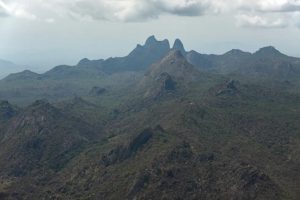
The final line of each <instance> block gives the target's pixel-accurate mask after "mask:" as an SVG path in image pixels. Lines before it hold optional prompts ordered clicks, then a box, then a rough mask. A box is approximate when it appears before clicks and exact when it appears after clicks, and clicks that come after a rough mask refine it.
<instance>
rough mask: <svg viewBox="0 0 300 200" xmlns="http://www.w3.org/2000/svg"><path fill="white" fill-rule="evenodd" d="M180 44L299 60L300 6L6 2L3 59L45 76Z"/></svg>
mask: <svg viewBox="0 0 300 200" xmlns="http://www.w3.org/2000/svg"><path fill="white" fill-rule="evenodd" d="M150 35H155V36H156V37H157V39H160V40H162V39H165V38H168V39H170V42H171V43H172V42H173V41H174V40H175V38H180V39H181V40H182V41H183V43H184V44H185V47H186V49H188V50H189V49H194V50H196V51H198V52H201V53H217V54H220V53H224V52H225V51H228V50H230V49H232V48H239V49H242V50H246V51H251V52H253V51H255V50H257V49H258V48H260V47H262V46H267V45H272V46H275V47H276V48H277V49H279V50H281V51H282V52H284V53H287V54H289V55H293V56H299V57H300V0H0V59H6V60H10V61H13V62H15V63H18V64H25V65H30V66H34V67H35V69H38V70H45V69H47V68H50V67H53V66H55V65H58V64H76V63H77V62H78V60H80V59H81V58H84V57H88V58H91V59H99V58H107V57H110V56H123V55H126V54H127V53H129V51H131V50H132V49H133V48H134V47H135V46H136V44H137V43H144V41H145V39H146V38H147V37H148V36H150Z"/></svg>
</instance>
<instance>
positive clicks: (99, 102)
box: [0, 36, 300, 200]
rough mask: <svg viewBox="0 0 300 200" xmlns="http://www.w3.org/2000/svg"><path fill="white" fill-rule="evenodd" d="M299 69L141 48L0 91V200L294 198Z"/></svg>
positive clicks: (28, 75)
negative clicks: (122, 55)
mask: <svg viewBox="0 0 300 200" xmlns="http://www.w3.org/2000/svg"><path fill="white" fill-rule="evenodd" d="M299 72H300V59H299V58H294V57H290V56H287V55H284V54H282V53H280V52H279V51H278V50H276V49H275V48H274V47H264V48H261V49H259V50H258V51H257V52H255V53H248V52H243V51H240V50H231V51H229V52H227V53H225V54H223V55H207V54H200V53H198V52H196V51H186V50H185V48H184V45H183V44H182V42H181V41H180V40H179V39H177V40H176V41H175V43H174V45H173V46H172V47H170V44H169V42H168V40H163V41H157V40H156V39H155V37H154V36H151V37H149V38H148V39H147V40H146V42H145V44H144V45H137V47H136V48H135V49H134V50H133V51H132V52H131V53H130V54H129V55H128V56H125V57H117V58H109V59H107V60H103V59H100V60H88V59H83V60H81V61H80V62H79V63H78V64H77V65H76V66H66V65H63V66H57V67H54V68H53V69H51V70H49V71H48V72H45V73H43V74H38V73H34V72H31V71H28V70H27V71H23V72H20V73H15V74H11V75H9V76H7V77H6V78H4V79H2V80H1V81H0V98H1V99H3V100H1V101H0V199H9V200H11V199H13V200H15V199H28V200H29V199H30V200H35V199H62V200H63V199H108V200H110V199H111V200H117V199H128V200H129V199H139V200H143V199H144V200H146V199H166V200H168V199H169V200H173V199H178V200H180V199H191V200H192V199H212V200H217V199H225V200H226V199H228V200H229V199H246V200H252V199H256V200H265V199H273V200H277V199H278V200H281V199H283V200H297V199H298V198H299V196H300V192H299V187H300V173H299V167H300V159H299V158H300V133H299V130H300V123H299V119H300V92H299V91H300V90H299V88H300V84H299V83H300V74H299Z"/></svg>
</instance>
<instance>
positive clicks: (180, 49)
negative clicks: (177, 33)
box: [172, 39, 186, 55]
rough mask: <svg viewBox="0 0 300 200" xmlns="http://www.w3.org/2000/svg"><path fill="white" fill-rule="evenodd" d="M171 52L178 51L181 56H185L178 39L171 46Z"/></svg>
mask: <svg viewBox="0 0 300 200" xmlns="http://www.w3.org/2000/svg"><path fill="white" fill-rule="evenodd" d="M172 49H173V50H178V51H180V52H181V54H182V55H185V54H186V51H185V49H184V46H183V43H182V42H181V40H180V39H176V40H175V42H174V45H173V48H172Z"/></svg>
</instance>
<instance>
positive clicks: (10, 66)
mask: <svg viewBox="0 0 300 200" xmlns="http://www.w3.org/2000/svg"><path fill="white" fill-rule="evenodd" d="M21 70H22V67H21V66H18V65H16V64H14V63H12V62H10V61H7V60H1V59H0V79H1V78H3V77H5V76H7V75H8V74H10V73H16V72H19V71H21Z"/></svg>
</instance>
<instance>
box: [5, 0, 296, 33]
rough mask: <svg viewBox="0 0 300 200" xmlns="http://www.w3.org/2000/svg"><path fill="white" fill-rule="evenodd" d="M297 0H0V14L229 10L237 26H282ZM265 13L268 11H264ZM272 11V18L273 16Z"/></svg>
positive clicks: (148, 15)
mask: <svg viewBox="0 0 300 200" xmlns="http://www.w3.org/2000/svg"><path fill="white" fill-rule="evenodd" d="M298 12H300V0H251V1H249V0H49V1H44V0H0V16H12V17H17V18H25V19H31V20H32V19H39V20H43V21H45V22H48V23H49V22H50V23H52V22H54V21H56V20H58V19H59V18H70V17H71V18H74V19H77V20H78V19H79V20H82V19H89V20H109V21H124V22H128V21H129V22H131V21H144V20H149V19H155V18H159V17H160V16H161V15H178V16H201V15H215V14H224V13H226V14H231V15H235V16H236V18H237V23H238V24H239V25H240V26H253V27H254V26H255V27H264V28H282V27H285V26H286V25H288V24H295V23H291V21H292V19H294V17H290V19H288V17H286V16H287V15H291V16H292V15H295V13H298ZM266 14H268V15H266ZM274 15H276V19H274ZM277 15H282V16H277Z"/></svg>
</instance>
